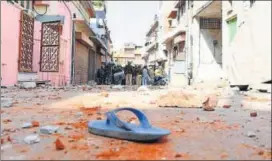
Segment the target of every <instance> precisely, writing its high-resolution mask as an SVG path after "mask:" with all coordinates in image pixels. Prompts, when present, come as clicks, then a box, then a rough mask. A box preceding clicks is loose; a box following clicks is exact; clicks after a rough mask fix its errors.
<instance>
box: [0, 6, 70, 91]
mask: <svg viewBox="0 0 272 161" xmlns="http://www.w3.org/2000/svg"><path fill="white" fill-rule="evenodd" d="M48 2H50V6H54V7H52V8H56V9H57V10H51V11H50V12H49V13H47V15H62V16H65V20H64V24H63V32H62V35H61V36H60V39H61V40H60V42H61V44H60V55H59V58H60V66H59V69H60V70H59V72H39V70H40V65H39V61H40V42H41V23H40V22H38V21H35V24H34V47H33V71H34V72H37V73H38V78H39V80H51V82H52V84H53V85H65V84H69V82H70V69H71V46H72V45H71V36H72V23H71V16H70V13H69V11H68V9H67V8H66V7H65V5H64V3H63V2H58V1H48ZM50 6H49V7H50ZM20 11H21V10H20V9H19V8H17V7H15V6H14V5H12V4H9V3H7V2H6V1H1V21H2V22H4V23H1V77H2V81H1V85H5V86H11V85H14V84H16V83H17V76H18V55H19V26H20V24H19V20H20ZM7 15H8V16H7ZM11 17H12V19H10V18H11Z"/></svg>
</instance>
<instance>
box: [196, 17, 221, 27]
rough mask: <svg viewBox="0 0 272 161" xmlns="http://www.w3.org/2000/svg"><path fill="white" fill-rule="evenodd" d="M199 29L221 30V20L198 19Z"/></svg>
mask: <svg viewBox="0 0 272 161" xmlns="http://www.w3.org/2000/svg"><path fill="white" fill-rule="evenodd" d="M200 29H221V19H218V18H200Z"/></svg>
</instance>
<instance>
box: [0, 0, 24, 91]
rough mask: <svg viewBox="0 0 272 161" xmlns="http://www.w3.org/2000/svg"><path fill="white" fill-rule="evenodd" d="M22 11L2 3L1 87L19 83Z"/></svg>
mask: <svg viewBox="0 0 272 161" xmlns="http://www.w3.org/2000/svg"><path fill="white" fill-rule="evenodd" d="M20 11H21V10H20V9H19V8H16V7H14V6H13V5H12V4H9V3H7V2H6V1H1V22H2V23H1V77H2V81H1V85H4V86H12V85H14V84H16V83H17V75H18V57H19V54H18V53H19V49H18V48H19V25H20V24H19V20H20ZM10 18H12V21H11V19H10Z"/></svg>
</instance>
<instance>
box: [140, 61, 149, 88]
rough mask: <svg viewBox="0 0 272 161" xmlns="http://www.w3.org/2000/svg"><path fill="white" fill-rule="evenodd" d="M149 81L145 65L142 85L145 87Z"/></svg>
mask: <svg viewBox="0 0 272 161" xmlns="http://www.w3.org/2000/svg"><path fill="white" fill-rule="evenodd" d="M149 79H150V77H149V74H148V70H147V66H146V65H145V66H144V68H143V72H142V85H143V86H146V85H147V83H148V81H149Z"/></svg>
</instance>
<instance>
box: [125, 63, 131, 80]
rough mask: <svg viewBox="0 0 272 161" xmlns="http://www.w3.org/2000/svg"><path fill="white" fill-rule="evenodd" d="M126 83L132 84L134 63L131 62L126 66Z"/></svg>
mask: <svg viewBox="0 0 272 161" xmlns="http://www.w3.org/2000/svg"><path fill="white" fill-rule="evenodd" d="M125 75H126V85H132V65H131V62H128V64H127V65H126V66H125Z"/></svg>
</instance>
